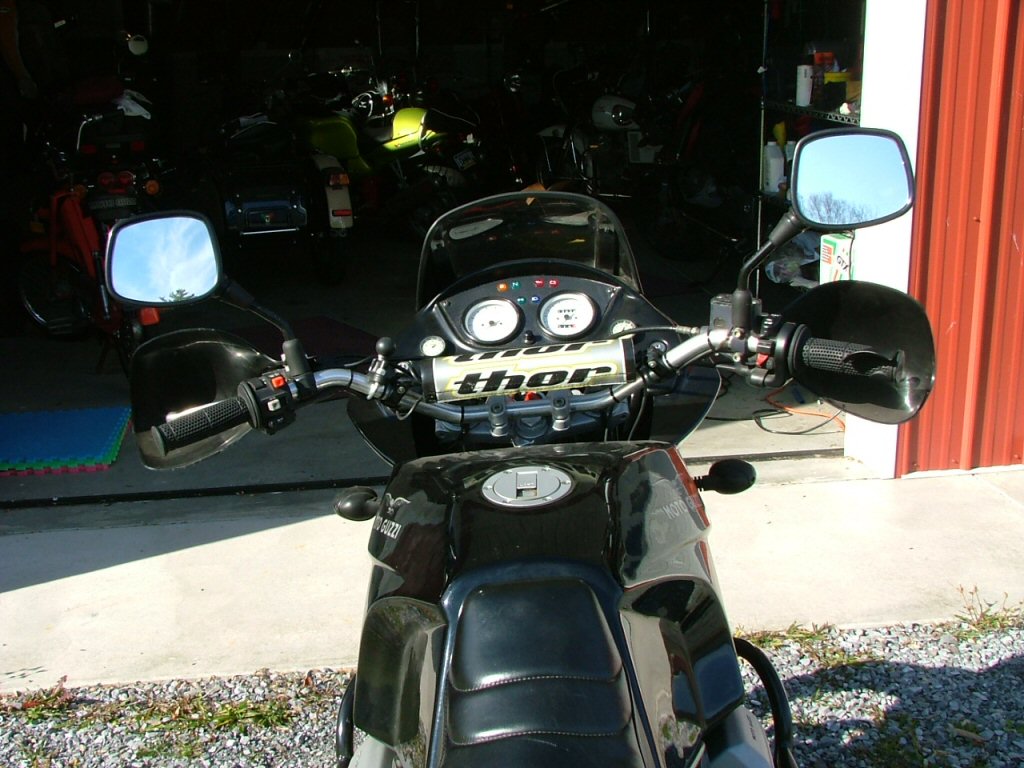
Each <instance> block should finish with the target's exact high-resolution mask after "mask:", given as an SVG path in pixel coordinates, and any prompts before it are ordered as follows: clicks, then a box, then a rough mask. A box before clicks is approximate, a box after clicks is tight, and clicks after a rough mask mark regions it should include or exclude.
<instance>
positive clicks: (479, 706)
mask: <svg viewBox="0 0 1024 768" xmlns="http://www.w3.org/2000/svg"><path fill="white" fill-rule="evenodd" d="M708 529H709V525H708V521H707V518H706V517H705V514H704V508H703V504H702V502H701V500H700V497H699V496H698V494H697V489H696V486H695V484H694V482H693V480H692V479H691V478H690V476H689V474H688V473H687V472H686V469H685V467H684V465H683V462H682V460H681V458H680V457H679V454H678V453H677V451H676V448H675V446H674V445H673V444H671V443H660V442H650V441H648V442H618V443H616V442H610V443H579V444H571V445H548V446H537V447H531V448H525V449H502V450H495V451H480V452H472V453H464V454H450V455H446V456H439V457H430V458H422V459H418V460H416V461H412V462H409V463H407V464H405V465H403V466H401V467H400V468H398V469H397V470H396V473H395V475H394V476H393V477H392V479H391V482H390V483H389V485H388V488H387V491H386V493H385V496H384V498H383V500H382V503H381V505H380V510H379V513H378V515H377V517H376V518H375V519H374V521H373V532H372V535H371V538H370V544H369V549H370V553H371V555H372V556H373V558H374V561H375V562H374V568H373V575H372V578H371V584H370V591H369V598H368V605H367V614H366V621H365V623H364V626H363V634H362V640H361V642H360V655H359V665H358V669H359V673H358V675H357V677H356V684H355V685H356V687H355V693H354V723H355V726H356V727H358V728H360V729H361V730H363V731H365V732H366V733H368V734H370V735H371V736H373V737H374V738H375V739H377V740H379V741H381V742H382V743H384V744H388V745H391V746H393V747H394V748H395V751H396V753H397V754H399V755H402V756H409V757H410V759H409V760H405V758H404V757H403V761H402V764H403V765H405V764H408V765H440V764H441V763H444V764H445V765H490V764H495V763H504V762H505V761H508V764H516V765H556V764H557V765H566V764H572V765H577V764H584V762H586V764H602V765H613V764H614V765H630V766H632V765H637V766H639V765H662V766H670V765H690V764H692V763H693V760H694V758H695V756H696V755H697V754H699V752H700V750H701V749H703V744H704V739H705V736H706V734H707V733H708V732H709V729H712V728H715V727H717V725H718V724H719V723H721V722H723V721H724V719H725V718H727V717H728V716H729V713H730V712H732V711H733V710H734V709H735V708H736V707H737V706H738V705H739V704H740V702H741V701H742V699H743V695H744V689H743V683H742V679H741V677H740V672H739V667H738V664H737V661H736V656H735V650H734V648H733V644H732V634H731V631H730V629H729V626H728V622H727V621H726V617H725V614H724V611H723V609H722V606H721V602H720V600H719V597H718V589H717V579H716V577H715V574H714V569H713V566H712V563H711V558H710V555H709V552H708V548H707V545H706V537H707V533H708ZM499 683H500V684H499ZM570 702H571V703H570ZM582 702H586V706H585V707H582V708H581V706H582V704H581V703H582ZM432 733H433V736H431V734H432ZM538 734H543V735H544V738H537V735H538ZM428 753H429V757H427V755H428ZM541 753H542V754H541ZM442 755H443V756H444V759H441V758H442ZM595 759H598V760H599V762H594V760H595Z"/></svg>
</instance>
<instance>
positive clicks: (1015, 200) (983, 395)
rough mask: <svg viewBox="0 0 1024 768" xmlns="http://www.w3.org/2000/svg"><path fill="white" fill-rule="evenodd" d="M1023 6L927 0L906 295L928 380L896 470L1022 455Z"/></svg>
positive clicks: (1009, 0)
mask: <svg viewBox="0 0 1024 768" xmlns="http://www.w3.org/2000/svg"><path fill="white" fill-rule="evenodd" d="M1022 143H1024V14H1022V12H1021V3H1020V0H980V1H979V0H929V2H928V16H927V26H926V31H925V61H924V83H923V88H922V103H921V130H920V139H919V145H918V146H919V155H918V162H917V173H918V187H917V189H918V197H917V201H918V202H917V206H916V213H915V222H914V238H913V240H914V244H913V253H912V257H911V264H912V267H911V276H910V292H911V293H912V294H913V295H915V296H917V297H918V298H919V299H920V300H921V301H922V302H923V303H924V305H925V308H926V309H927V311H928V315H929V317H930V318H931V320H932V328H933V331H934V333H935V341H936V346H937V350H938V378H937V383H936V388H935V391H934V392H933V393H932V397H931V400H930V401H929V402H928V403H927V404H926V405H925V407H924V409H923V410H922V412H921V415H920V416H919V417H918V418H917V419H916V420H915V421H913V422H910V423H909V424H906V425H904V426H903V427H902V428H901V432H900V439H899V444H898V449H897V474H900V475H902V474H906V473H908V472H915V471H919V470H935V469H974V468H977V467H991V466H1004V465H1008V464H1020V463H1022V458H1021V457H1022V456H1024V158H1022V151H1021V146H1022Z"/></svg>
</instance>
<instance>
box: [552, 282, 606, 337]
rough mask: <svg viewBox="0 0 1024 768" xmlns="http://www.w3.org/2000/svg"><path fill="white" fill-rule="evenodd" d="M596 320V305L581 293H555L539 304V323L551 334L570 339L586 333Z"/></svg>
mask: <svg viewBox="0 0 1024 768" xmlns="http://www.w3.org/2000/svg"><path fill="white" fill-rule="evenodd" d="M595 320H597V307H595V306H594V302H593V301H591V300H590V297H589V296H587V295H586V294H583V293H577V292H572V291H570V292H566V293H556V294H555V295H554V296H552V297H551V298H549V299H548V300H547V301H545V302H544V303H543V304H541V305H540V324H541V325H542V326H543V328H544V330H545V331H547V332H548V333H550V334H551V335H552V336H557V337H558V338H560V339H571V338H572V337H574V336H579V335H580V334H583V333H586V332H587V331H589V330H590V327H591V326H592V325H593V324H594V321H595Z"/></svg>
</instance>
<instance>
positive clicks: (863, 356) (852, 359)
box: [797, 336, 903, 382]
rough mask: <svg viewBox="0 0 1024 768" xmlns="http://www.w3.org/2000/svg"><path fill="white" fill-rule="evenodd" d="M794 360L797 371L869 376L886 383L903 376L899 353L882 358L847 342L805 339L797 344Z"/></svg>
mask: <svg viewBox="0 0 1024 768" xmlns="http://www.w3.org/2000/svg"><path fill="white" fill-rule="evenodd" d="M797 359H798V361H799V363H798V366H797V368H798V369H799V368H800V367H804V368H813V369H814V370H818V371H827V372H830V373H838V374H842V375H846V376H870V377H872V378H883V379H885V380H886V381H890V382H895V381H899V380H900V378H902V375H903V353H902V352H897V353H896V354H895V355H893V356H892V357H886V356H885V355H883V354H882V353H880V352H878V351H877V350H875V349H873V348H872V347H870V346H868V345H866V344H855V343H853V342H849V341H835V340H834V339H819V338H815V337H813V336H811V337H806V338H805V339H803V340H802V342H801V343H800V347H799V352H798V358H797Z"/></svg>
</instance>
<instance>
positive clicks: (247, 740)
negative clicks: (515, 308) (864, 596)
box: [0, 611, 1024, 768]
mask: <svg viewBox="0 0 1024 768" xmlns="http://www.w3.org/2000/svg"><path fill="white" fill-rule="evenodd" d="M976 618H979V619H982V620H983V621H982V620H979V621H969V622H968V621H965V622H962V623H952V624H945V625H927V626H926V625H908V626H894V627H885V628H879V629H867V630H837V629H835V628H831V627H825V628H810V629H808V628H802V627H792V628H790V630H788V631H786V632H783V633H771V634H764V633H748V634H747V637H748V639H750V640H752V641H754V642H755V643H756V644H758V645H759V646H761V647H762V648H763V649H764V650H765V651H766V652H767V653H768V654H769V655H770V656H771V657H772V659H773V661H774V663H775V665H776V667H777V668H778V670H779V673H780V675H781V676H782V678H783V680H784V682H785V684H786V688H787V690H788V692H789V695H790V699H791V704H792V708H793V718H794V722H795V726H796V741H797V743H796V745H795V752H796V755H797V759H798V760H799V762H800V765H801V766H811V767H814V768H816V767H817V766H850V767H851V768H852V767H854V766H858V767H859V766H879V767H882V766H885V768H893V767H896V768H900V766H950V767H953V766H964V767H966V766H971V767H972V768H975V767H980V766H986V767H989V768H1001V767H1006V768H1009V767H1010V766H1022V765H1024V620H1022V614H1021V613H1020V611H1014V612H1012V613H999V614H984V615H980V616H978V617H976ZM347 679H348V678H347V674H346V673H345V672H342V671H334V670H314V671H311V672H308V673H306V674H278V673H271V672H267V671H262V672H257V673H255V674H253V675H249V676H244V677H230V678H209V679H201V680H174V681H169V682H156V683H135V684H131V685H117V686H90V687H83V688H68V689H65V688H63V687H60V686H58V687H57V688H55V689H53V690H49V691H34V692H25V693H21V694H18V695H8V696H3V697H2V698H0V765H2V766H5V767H6V766H11V767H12V768H13V767H14V766H18V768H22V767H24V768H64V767H68V768H70V767H72V766H74V767H75V768H91V767H95V766H133V767H134V766H139V767H140V768H141V767H142V766H171V767H174V768H186V767H187V768H192V767H193V766H195V767H198V766H203V767H204V768H215V767H216V768H221V767H223V768H249V767H250V766H252V767H255V766H307V767H313V766H316V767H320V766H324V767H326V766H332V765H333V727H334V718H335V714H336V712H337V707H338V702H339V701H340V697H341V693H342V691H343V689H344V686H345V683H346V681H347ZM750 689H751V690H750V695H751V700H752V705H753V706H754V707H755V709H756V710H758V711H759V712H765V711H766V710H767V705H766V702H765V701H764V697H763V691H761V690H760V688H759V687H758V686H757V685H756V684H755V683H754V682H751V684H750Z"/></svg>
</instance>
